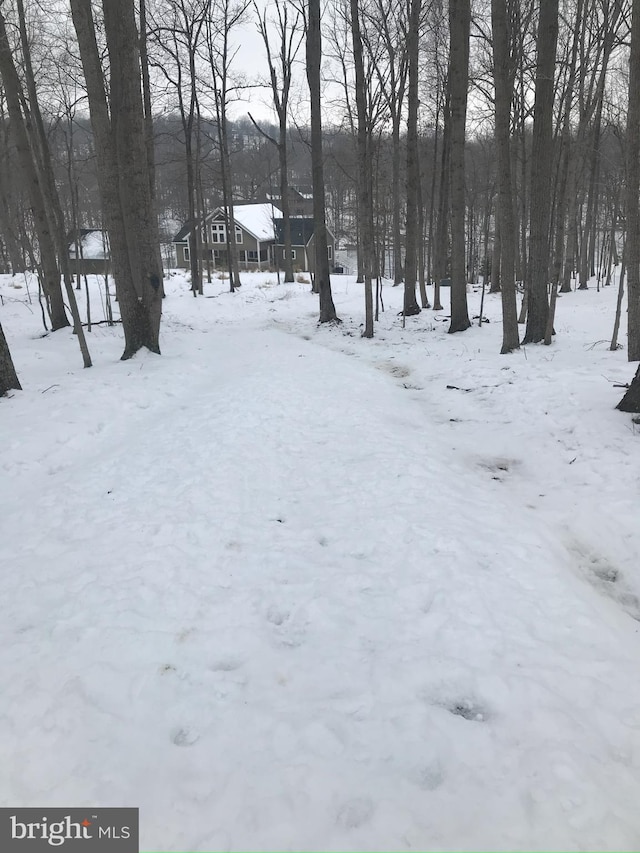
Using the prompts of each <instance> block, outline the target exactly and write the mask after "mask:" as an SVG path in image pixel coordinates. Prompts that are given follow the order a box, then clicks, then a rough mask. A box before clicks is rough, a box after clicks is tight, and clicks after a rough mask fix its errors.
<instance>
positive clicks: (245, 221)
mask: <svg viewBox="0 0 640 853" xmlns="http://www.w3.org/2000/svg"><path fill="white" fill-rule="evenodd" d="M220 210H221V211H222V208H220ZM279 216H282V211H281V210H280V208H278V207H276V206H275V204H239V205H238V206H237V207H236V205H234V206H233V218H234V219H235V221H236V225H240V226H241V227H242V228H244V230H245V231H248V232H249V234H251V235H252V236H253V237H255V238H256V240H260V241H261V242H262V241H265V240H275V236H276V235H275V231H274V227H273V224H274V219H276V218H277V217H279Z"/></svg>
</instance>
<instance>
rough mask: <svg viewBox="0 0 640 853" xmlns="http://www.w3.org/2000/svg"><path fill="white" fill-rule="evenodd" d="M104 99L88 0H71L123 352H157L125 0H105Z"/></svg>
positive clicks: (150, 230)
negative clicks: (106, 85)
mask: <svg viewBox="0 0 640 853" xmlns="http://www.w3.org/2000/svg"><path fill="white" fill-rule="evenodd" d="M103 9H104V18H105V34H106V38H107V46H108V51H109V64H110V79H109V90H110V101H109V104H107V97H106V92H105V88H104V77H103V71H102V65H101V62H100V57H99V53H98V47H97V42H96V34H95V26H94V22H93V14H92V9H91V0H71V13H72V17H73V23H74V27H75V30H76V34H77V37H78V45H79V48H80V57H81V60H82V66H83V69H84V76H85V82H86V86H87V92H88V96H89V111H90V115H91V125H92V128H93V134H94V144H95V148H96V155H97V162H98V182H99V186H100V195H101V198H102V206H103V211H104V218H105V223H106V226H107V230H108V232H109V247H110V252H111V259H112V264H113V270H114V277H115V281H116V292H117V295H118V304H119V306H120V315H121V317H122V326H123V330H124V336H125V349H124V353H123V355H122V358H123V359H126V358H131V356H133V355H134V354H135V353H136V352H137V351H138V350H139V349H141V348H142V347H147V348H148V349H149V350H151V351H152V352H156V353H159V352H160V346H159V334H160V317H161V312H162V268H161V267H160V268H158V259H159V257H160V253H159V249H158V245H159V238H158V231H157V221H156V218H155V213H154V210H153V204H152V200H151V191H150V183H149V172H148V165H147V156H146V141H145V132H144V109H143V104H142V94H141V86H140V63H139V55H138V33H137V29H136V23H135V17H134V12H133V6H132V5H131V4H130V3H129V2H127V0H105V2H104V4H103Z"/></svg>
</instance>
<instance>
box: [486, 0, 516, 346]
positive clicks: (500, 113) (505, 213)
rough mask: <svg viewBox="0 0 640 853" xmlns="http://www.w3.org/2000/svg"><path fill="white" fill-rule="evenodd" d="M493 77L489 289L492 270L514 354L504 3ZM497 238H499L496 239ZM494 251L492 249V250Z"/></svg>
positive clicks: (494, 6)
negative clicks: (493, 221) (494, 191)
mask: <svg viewBox="0 0 640 853" xmlns="http://www.w3.org/2000/svg"><path fill="white" fill-rule="evenodd" d="M491 20H492V28H493V75H494V81H495V111H496V115H495V138H496V157H497V171H498V199H497V214H498V228H497V235H496V242H497V243H498V246H499V251H498V258H497V259H496V258H494V261H493V264H492V275H491V290H492V292H495V291H494V275H493V271H494V270H496V268H497V269H499V279H500V282H499V286H500V288H501V293H502V349H501V353H503V354H504V353H509V352H513V350H515V349H518V348H519V346H520V335H519V333H518V307H517V303H516V277H515V261H516V247H517V235H516V229H515V223H514V220H513V182H512V178H511V151H510V137H511V133H510V127H511V100H512V96H513V83H512V79H513V77H512V73H513V72H512V67H511V66H512V62H511V58H510V56H509V29H508V18H507V6H506V0H492V2H491ZM498 235H499V239H498ZM494 251H495V249H494Z"/></svg>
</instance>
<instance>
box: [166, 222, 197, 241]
mask: <svg viewBox="0 0 640 853" xmlns="http://www.w3.org/2000/svg"><path fill="white" fill-rule="evenodd" d="M193 223H194V220H193V219H187V221H186V222H185V223H184V225H183V226H182V228H181V229H180V230H179V231H178V233H177V234H176V236H175V237H174V238H173V240H172V241H171V242H172V243H184V241H185V240H186V239H187V237H188V236H189V234H191V229H192V228H193Z"/></svg>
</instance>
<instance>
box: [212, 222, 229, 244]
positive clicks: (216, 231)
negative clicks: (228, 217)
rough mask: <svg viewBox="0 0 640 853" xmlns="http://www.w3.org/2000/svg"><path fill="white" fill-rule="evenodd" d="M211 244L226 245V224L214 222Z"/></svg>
mask: <svg viewBox="0 0 640 853" xmlns="http://www.w3.org/2000/svg"><path fill="white" fill-rule="evenodd" d="M211 242H212V243H226V242H227V229H226V227H225V224H224V222H213V223H212V224H211Z"/></svg>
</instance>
